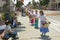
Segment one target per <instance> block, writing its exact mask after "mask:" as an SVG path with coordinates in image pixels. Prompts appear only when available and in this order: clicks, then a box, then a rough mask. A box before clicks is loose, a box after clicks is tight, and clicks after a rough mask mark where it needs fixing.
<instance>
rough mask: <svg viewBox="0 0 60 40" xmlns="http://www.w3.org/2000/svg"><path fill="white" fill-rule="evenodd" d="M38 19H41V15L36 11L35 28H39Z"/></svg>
mask: <svg viewBox="0 0 60 40" xmlns="http://www.w3.org/2000/svg"><path fill="white" fill-rule="evenodd" d="M38 18H39V15H38V11H37V10H36V11H35V28H38Z"/></svg>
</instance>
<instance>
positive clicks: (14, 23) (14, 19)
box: [13, 17, 17, 27]
mask: <svg viewBox="0 0 60 40" xmlns="http://www.w3.org/2000/svg"><path fill="white" fill-rule="evenodd" d="M13 27H17V17H15V18H13Z"/></svg>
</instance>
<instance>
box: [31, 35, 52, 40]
mask: <svg viewBox="0 0 60 40" xmlns="http://www.w3.org/2000/svg"><path fill="white" fill-rule="evenodd" d="M32 39H40V40H51V38H50V37H49V36H46V35H45V36H41V37H35V38H32Z"/></svg>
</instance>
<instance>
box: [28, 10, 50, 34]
mask: <svg viewBox="0 0 60 40" xmlns="http://www.w3.org/2000/svg"><path fill="white" fill-rule="evenodd" d="M28 13H29V20H30V23H31V26H35V29H38V28H39V27H40V32H42V35H45V34H46V33H47V32H49V29H48V26H49V24H50V22H49V21H48V19H47V18H46V16H45V15H44V12H43V11H39V13H38V11H37V10H35V12H34V11H33V10H28ZM39 19H40V26H38V24H39Z"/></svg>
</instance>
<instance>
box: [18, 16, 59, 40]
mask: <svg viewBox="0 0 60 40" xmlns="http://www.w3.org/2000/svg"><path fill="white" fill-rule="evenodd" d="M59 17H60V16H59V15H57V16H51V15H50V16H47V18H48V20H49V21H50V22H51V24H50V27H49V29H50V32H49V33H47V34H46V35H48V36H49V37H45V38H42V37H41V32H40V30H39V29H35V28H34V26H31V25H30V23H29V18H28V17H27V16H26V17H21V16H18V18H17V19H18V21H19V22H21V23H22V24H23V25H21V26H20V27H19V28H17V30H18V36H19V39H18V40H60V22H59V20H60V19H59ZM39 27H40V26H39Z"/></svg>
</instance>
